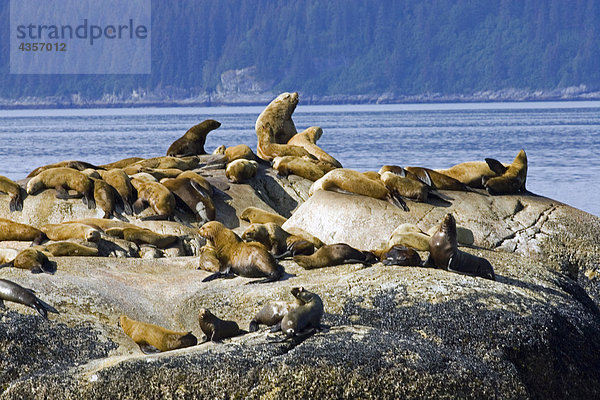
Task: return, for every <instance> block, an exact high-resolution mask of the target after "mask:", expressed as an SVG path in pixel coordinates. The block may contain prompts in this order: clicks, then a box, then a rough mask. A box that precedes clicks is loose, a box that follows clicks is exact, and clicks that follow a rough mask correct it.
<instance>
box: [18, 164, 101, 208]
mask: <svg viewBox="0 0 600 400" xmlns="http://www.w3.org/2000/svg"><path fill="white" fill-rule="evenodd" d="M48 188H54V189H56V198H58V199H71V198H79V197H83V203H84V204H87V206H88V208H89V209H94V208H96V203H95V202H94V185H93V184H92V181H91V180H90V178H88V177H87V176H86V175H85V174H82V173H81V172H80V171H77V170H75V169H73V168H66V167H58V168H50V169H47V170H45V171H42V172H40V173H39V174H38V175H36V176H35V177H33V178H31V179H30V180H29V182H27V193H28V194H31V195H35V194H37V193H38V192H40V191H42V190H44V189H48ZM69 190H74V191H75V192H77V194H76V195H70V194H69V193H68V191H69Z"/></svg>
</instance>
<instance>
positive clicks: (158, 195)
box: [131, 179, 176, 219]
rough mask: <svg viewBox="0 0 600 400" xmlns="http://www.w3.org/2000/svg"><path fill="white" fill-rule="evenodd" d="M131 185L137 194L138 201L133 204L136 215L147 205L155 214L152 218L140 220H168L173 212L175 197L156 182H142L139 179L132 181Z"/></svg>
mask: <svg viewBox="0 0 600 400" xmlns="http://www.w3.org/2000/svg"><path fill="white" fill-rule="evenodd" d="M131 184H132V185H133V186H134V187H135V189H136V190H137V193H138V199H137V200H136V201H135V203H133V210H134V211H135V213H136V214H139V213H141V212H142V211H143V210H144V209H145V208H146V207H147V206H148V205H149V206H150V207H151V208H152V210H154V212H155V213H156V215H155V216H153V217H145V218H142V219H169V218H172V217H173V213H174V212H175V205H176V200H175V196H173V193H171V191H170V190H169V189H167V188H166V187H165V186H164V185H162V184H160V183H158V182H144V181H140V180H139V179H133V180H132V181H131Z"/></svg>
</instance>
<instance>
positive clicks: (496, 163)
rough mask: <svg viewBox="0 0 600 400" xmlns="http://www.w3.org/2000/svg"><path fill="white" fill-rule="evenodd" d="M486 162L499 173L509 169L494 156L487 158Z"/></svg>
mask: <svg viewBox="0 0 600 400" xmlns="http://www.w3.org/2000/svg"><path fill="white" fill-rule="evenodd" d="M485 162H486V163H487V165H488V167H490V169H491V170H492V171H494V172H495V173H496V174H498V175H502V174H504V173H505V172H506V170H507V168H506V167H505V166H504V165H503V164H502V163H501V162H500V161H498V160H496V159H494V158H486V159H485Z"/></svg>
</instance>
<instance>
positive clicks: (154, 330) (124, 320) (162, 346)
mask: <svg viewBox="0 0 600 400" xmlns="http://www.w3.org/2000/svg"><path fill="white" fill-rule="evenodd" d="M119 324H120V325H121V328H123V331H124V332H125V334H127V336H129V337H130V338H132V339H133V341H134V342H135V343H136V344H137V345H138V346H140V350H142V352H143V353H144V354H152V353H159V352H161V351H169V350H175V349H182V348H184V347H190V346H195V345H196V344H198V339H196V337H195V336H194V335H192V332H176V331H172V330H170V329H166V328H163V327H162V326H158V325H154V324H149V323H146V322H140V321H136V320H133V319H131V318H128V317H127V316H125V315H121V317H120V318H119Z"/></svg>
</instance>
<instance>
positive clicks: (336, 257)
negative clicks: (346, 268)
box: [293, 243, 377, 269]
mask: <svg viewBox="0 0 600 400" xmlns="http://www.w3.org/2000/svg"><path fill="white" fill-rule="evenodd" d="M293 260H294V262H295V263H296V264H298V265H299V266H301V267H302V268H304V269H315V268H324V267H332V266H334V265H340V264H373V263H375V262H377V259H376V258H375V255H373V253H371V252H369V251H361V250H357V249H355V248H354V247H351V246H349V245H347V244H345V243H336V244H326V245H325V246H323V247H321V248H320V249H319V250H317V251H315V253H314V254H312V255H310V256H295V257H294V258H293Z"/></svg>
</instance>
